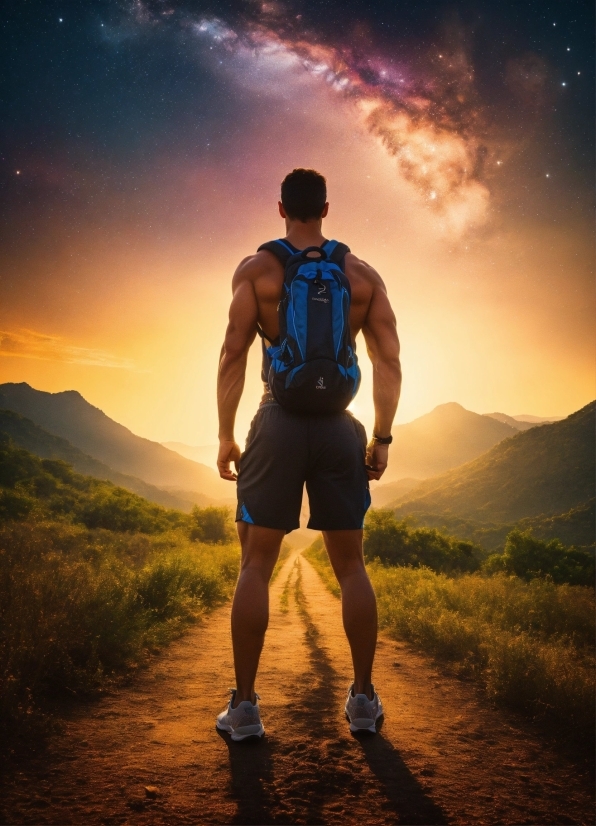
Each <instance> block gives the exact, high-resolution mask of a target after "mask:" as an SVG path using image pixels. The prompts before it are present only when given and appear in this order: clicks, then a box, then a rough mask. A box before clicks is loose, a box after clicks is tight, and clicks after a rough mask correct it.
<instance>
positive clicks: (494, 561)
mask: <svg viewBox="0 0 596 826" xmlns="http://www.w3.org/2000/svg"><path fill="white" fill-rule="evenodd" d="M485 568H486V570H487V571H489V572H490V571H494V570H499V569H501V570H503V571H505V572H507V573H510V574H515V576H519V577H521V578H522V579H525V580H526V581H529V580H530V579H534V578H535V577H545V576H548V577H550V578H551V579H552V580H553V582H556V583H559V584H562V583H565V582H566V583H569V584H571V585H593V584H594V574H595V566H594V555H593V554H591V553H589V552H588V551H585V550H582V549H581V548H574V547H571V548H566V547H565V546H564V545H562V544H561V542H559V540H558V539H552V540H551V541H550V542H544V541H543V540H541V539H535V538H534V537H533V536H532V534H531V533H530V532H529V531H525V532H522V531H519V530H514V531H511V533H510V534H509V535H508V536H507V540H506V542H505V550H504V552H503V554H502V556H500V557H497V556H496V555H493V556H492V557H489V559H488V560H487V561H486V563H485Z"/></svg>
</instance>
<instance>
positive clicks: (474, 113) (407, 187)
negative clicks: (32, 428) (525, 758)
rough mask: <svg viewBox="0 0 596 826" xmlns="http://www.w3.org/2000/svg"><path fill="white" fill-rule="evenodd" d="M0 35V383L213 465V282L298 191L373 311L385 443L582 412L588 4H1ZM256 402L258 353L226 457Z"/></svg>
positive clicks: (588, 191) (586, 314) (588, 321)
mask: <svg viewBox="0 0 596 826" xmlns="http://www.w3.org/2000/svg"><path fill="white" fill-rule="evenodd" d="M0 27H1V28H0V31H1V37H2V41H3V42H2V48H1V49H0V64H1V67H2V72H1V87H0V93H1V97H0V106H1V112H2V124H3V128H2V133H1V136H0V209H1V211H2V222H1V226H0V382H6V381H13V382H20V381H26V382H28V383H29V384H31V385H32V386H33V387H35V388H37V389H40V390H47V391H51V392H57V391H61V390H68V389H76V390H78V391H80V392H81V393H82V395H83V396H84V397H85V398H86V399H87V400H88V401H89V402H91V403H92V404H94V405H96V406H97V407H100V408H101V409H102V410H104V411H105V412H106V413H107V414H108V415H109V416H111V417H112V418H114V419H116V420H117V421H119V422H121V423H122V424H124V425H126V426H127V427H129V428H130V429H131V430H133V431H134V432H135V433H138V434H139V435H142V436H145V437H147V438H151V439H156V440H159V441H168V440H174V441H181V442H186V443H187V444H192V445H201V444H213V443H214V442H215V441H216V434H217V411H216V405H215V382H216V374H217V362H218V357H219V351H220V347H221V343H222V339H223V334H224V330H225V325H226V319H227V308H228V305H229V301H230V298H231V291H230V280H231V276H232V274H233V272H234V269H235V267H236V266H237V264H238V263H239V261H240V260H241V259H242V258H244V257H245V256H246V255H249V254H251V253H252V252H254V251H255V250H256V248H257V247H258V246H259V244H260V243H262V242H263V241H265V240H269V239H271V238H276V237H280V236H282V235H283V234H284V231H285V229H284V225H283V222H282V221H281V219H280V218H279V215H278V213H277V200H278V198H279V185H280V182H281V180H282V179H283V177H284V176H285V174H286V173H287V172H288V171H290V170H291V169H293V168H294V167H298V166H304V167H314V168H316V169H317V170H319V171H320V172H322V173H323V174H324V175H325V176H326V178H327V182H328V197H329V201H330V210H329V217H328V218H327V219H326V221H325V224H324V232H325V234H326V236H327V237H332V238H337V239H339V240H341V241H344V242H345V243H347V244H348V245H349V246H350V248H351V249H352V251H353V252H354V253H356V255H358V256H359V257H361V258H363V259H364V260H365V261H367V262H368V263H369V264H371V265H372V266H374V267H375V268H376V269H377V270H378V271H379V273H380V274H381V276H382V277H383V279H384V281H385V283H386V286H387V290H388V293H389V297H390V300H391V302H392V305H393V307H394V310H395V314H396V317H397V324H398V332H399V334H400V339H401V343H402V363H403V372H404V382H403V393H402V400H401V403H400V408H399V411H398V418H397V421H398V422H406V421H410V420H411V419H413V418H415V417H417V416H420V415H422V414H424V413H427V412H428V411H430V410H431V409H432V408H433V407H435V406H436V405H438V404H442V403H445V402H450V401H456V402H459V403H460V404H462V405H463V406H464V407H466V408H468V409H470V410H474V411H476V412H478V413H487V412H494V411H500V412H505V413H509V414H513V415H517V414H522V413H530V414H534V415H539V416H549V415H553V416H555V415H558V416H561V415H567V414H569V413H571V412H573V411H574V410H577V409H578V408H580V407H582V406H583V405H584V404H586V403H587V402H589V401H590V400H591V399H592V398H594V396H595V395H596V390H595V372H594V324H593V318H594V289H593V264H594V246H593V244H594V238H593V218H594V203H593V198H594V196H593V181H594V160H593V159H594V145H593V123H594V111H593V100H594V75H593V66H594V43H593V34H592V33H593V31H594V21H593V10H592V9H591V8H590V4H588V3H585V2H583V1H582V2H579V0H566V2H524V0H504V2H500V3H498V4H497V3H494V2H493V0H487V1H486V2H485V1H484V0H483V1H482V2H480V1H477V2H469V1H468V2H455V3H454V2H442V1H439V0H435V1H434V2H430V0H426V1H424V2H417V3H415V4H406V3H403V4H396V3H395V2H381V1H379V2H374V3H373V2H363V0H342V2H339V0H318V2H305V1H303V2H300V1H299V0H287V2H281V1H280V2H276V1H275V0H272V1H271V2H253V1H252V0H246V2H244V0H238V1H237V2H201V0H197V2H192V3H190V2H187V3H185V2H167V1H166V0H151V2H143V0H134V2H127V0H118V2H113V1H112V0H102V2H97V0H89V2H85V3H81V2H78V0H77V2H72V0H69V1H68V2H55V0H43V2H41V1H40V0H19V1H18V2H16V0H8V2H7V3H4V4H3V7H2V12H1V19H0ZM358 343H359V354H360V361H361V365H362V370H363V382H362V388H361V390H360V393H359V395H358V397H357V398H356V401H355V403H354V406H353V409H354V412H355V414H356V415H357V416H358V417H359V418H361V419H362V421H363V422H364V424H365V425H366V426H367V428H369V429H370V427H371V425H372V420H373V407H372V400H371V369H370V365H369V363H368V359H367V357H366V353H365V349H364V347H363V344H362V342H361V341H359V342H358ZM260 392H261V387H260V384H259V352H258V344H255V346H254V347H253V350H252V351H251V354H250V358H249V365H248V370H247V380H246V386H245V393H244V396H243V399H242V402H241V405H240V409H239V413H238V429H237V437H238V440H239V441H242V439H243V438H244V435H245V433H246V430H247V428H248V425H249V423H250V420H251V418H252V416H253V415H254V412H255V410H256V407H257V405H258V400H259V396H260Z"/></svg>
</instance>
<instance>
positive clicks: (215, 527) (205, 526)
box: [190, 506, 236, 545]
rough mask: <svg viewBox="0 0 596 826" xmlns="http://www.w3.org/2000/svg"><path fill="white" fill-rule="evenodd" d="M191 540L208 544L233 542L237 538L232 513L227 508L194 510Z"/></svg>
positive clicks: (191, 516) (192, 513) (196, 508)
mask: <svg viewBox="0 0 596 826" xmlns="http://www.w3.org/2000/svg"><path fill="white" fill-rule="evenodd" d="M190 519H191V528H190V538H191V539H193V540H196V541H198V542H206V543H208V544H213V545H216V544H220V545H221V544H224V543H226V542H232V541H233V540H234V538H235V536H236V532H235V530H234V522H233V520H232V512H231V510H230V509H229V508H226V507H208V508H198V507H196V506H195V507H194V508H193V509H192V512H191V515H190Z"/></svg>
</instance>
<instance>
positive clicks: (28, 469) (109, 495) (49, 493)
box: [0, 433, 189, 534]
mask: <svg viewBox="0 0 596 826" xmlns="http://www.w3.org/2000/svg"><path fill="white" fill-rule="evenodd" d="M27 515H30V516H32V517H37V518H44V517H45V518H50V519H60V520H66V521H69V522H72V523H78V524H82V525H85V526H86V527H88V528H106V529H109V530H116V531H140V532H142V533H149V534H154V533H160V532H163V531H166V530H170V529H171V528H175V527H182V526H185V525H187V524H188V519H189V517H188V516H187V515H186V514H183V513H181V512H180V511H176V510H169V509H166V508H162V507H161V506H160V505H154V504H152V503H151V502H148V501H147V500H146V499H143V498H142V497H141V496H137V495H136V494H135V493H130V491H128V490H125V489H124V488H120V487H117V486H116V485H114V484H112V483H111V482H107V481H103V480H100V479H95V478H93V477H92V476H82V475H81V474H79V473H75V471H73V469H72V468H71V467H70V465H67V464H66V462H63V461H61V460H59V459H39V458H38V457H37V456H34V455H33V454H31V453H29V452H28V451H26V450H23V449H21V448H17V447H15V446H14V445H13V444H12V443H11V441H10V439H9V438H8V437H7V436H5V434H3V433H0V520H7V519H14V518H17V519H21V518H23V517H25V516H27Z"/></svg>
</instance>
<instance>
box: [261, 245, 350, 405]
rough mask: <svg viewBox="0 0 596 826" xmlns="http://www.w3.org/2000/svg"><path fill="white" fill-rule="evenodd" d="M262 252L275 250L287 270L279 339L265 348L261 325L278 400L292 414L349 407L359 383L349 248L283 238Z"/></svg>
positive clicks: (270, 380)
mask: <svg viewBox="0 0 596 826" xmlns="http://www.w3.org/2000/svg"><path fill="white" fill-rule="evenodd" d="M259 250H268V251H269V252H272V253H273V254H274V255H275V256H277V258H278V259H279V260H280V261H281V263H282V264H283V265H284V268H285V273H284V283H283V288H282V296H281V301H280V302H279V306H278V314H279V339H278V340H277V341H276V342H270V344H271V346H270V347H266V346H265V338H266V336H265V334H264V333H263V331H262V330H261V329H260V328H258V331H259V334H260V335H261V337H262V338H263V351H264V371H263V372H264V375H266V380H267V382H268V384H269V388H270V390H271V393H272V395H273V397H274V399H275V400H276V401H277V402H278V403H279V404H280V405H281V406H282V407H284V408H286V409H287V410H289V411H292V412H294V413H337V412H340V411H342V410H345V409H346V407H347V406H348V405H349V403H350V402H351V401H352V399H353V398H354V396H355V395H356V393H357V392H358V388H359V386H360V368H359V367H358V360H357V358H356V353H355V352H354V342H353V341H352V335H351V332H350V324H349V317H350V301H351V290H350V282H349V281H348V279H347V278H346V276H345V273H344V262H345V256H346V253H347V252H349V251H350V250H349V247H347V246H346V245H345V244H340V243H339V242H338V241H326V242H325V243H324V244H323V246H322V247H307V248H306V249H304V250H296V249H295V248H293V247H292V246H291V245H290V244H288V243H287V242H286V241H284V240H282V239H279V240H278V241H269V242H267V243H266V244H262V245H261V246H260V247H259ZM308 253H317V255H316V256H313V257H310V256H309V255H308ZM267 366H268V370H267Z"/></svg>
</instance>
